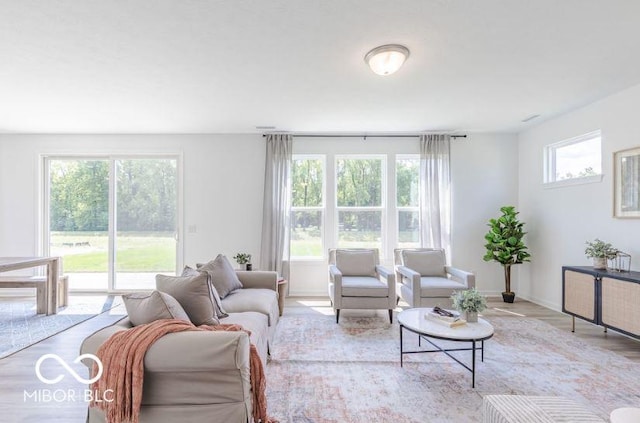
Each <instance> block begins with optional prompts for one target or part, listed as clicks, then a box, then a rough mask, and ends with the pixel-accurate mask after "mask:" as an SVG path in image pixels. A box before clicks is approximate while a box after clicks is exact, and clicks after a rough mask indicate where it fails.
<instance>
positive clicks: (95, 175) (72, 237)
mask: <svg viewBox="0 0 640 423" xmlns="http://www.w3.org/2000/svg"><path fill="white" fill-rule="evenodd" d="M177 162H178V161H177V159H176V158H175V157H169V158H167V157H149V158H75V157H71V158H64V157H49V158H47V159H46V160H45V170H46V172H45V174H46V175H47V176H48V178H47V188H48V190H47V192H46V193H45V204H46V209H45V210H46V213H47V216H48V221H47V222H46V228H47V230H46V231H45V242H44V245H45V249H46V250H47V251H45V253H47V254H51V255H55V256H60V257H62V258H63V265H64V271H65V273H66V274H68V275H69V283H70V286H71V288H72V289H80V290H131V289H153V288H154V287H155V279H154V276H155V274H156V273H168V274H175V272H176V268H177V263H176V257H177V222H178V212H177V210H178V196H177V187H178V181H177V176H178V174H177ZM47 194H48V195H47Z"/></svg>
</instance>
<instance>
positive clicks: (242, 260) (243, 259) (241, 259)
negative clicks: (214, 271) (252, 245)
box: [233, 253, 251, 270]
mask: <svg viewBox="0 0 640 423" xmlns="http://www.w3.org/2000/svg"><path fill="white" fill-rule="evenodd" d="M233 259H234V260H235V261H236V263H238V265H239V266H240V268H241V269H243V270H249V266H250V265H251V254H249V253H236V255H235V256H233Z"/></svg>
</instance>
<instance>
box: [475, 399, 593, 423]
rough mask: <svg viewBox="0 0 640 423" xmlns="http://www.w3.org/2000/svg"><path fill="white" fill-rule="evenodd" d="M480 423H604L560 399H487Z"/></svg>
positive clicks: (585, 410) (484, 402)
mask: <svg viewBox="0 0 640 423" xmlns="http://www.w3.org/2000/svg"><path fill="white" fill-rule="evenodd" d="M482 422H483V423H556V422H604V420H602V419H601V418H600V417H598V416H596V415H595V414H593V413H592V412H590V411H589V410H587V409H586V408H584V407H583V406H581V405H578V404H576V403H575V402H573V401H571V400H568V399H564V398H561V397H545V396H526V395H487V396H485V397H484V399H483V400H482Z"/></svg>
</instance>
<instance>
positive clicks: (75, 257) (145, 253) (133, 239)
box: [51, 232, 176, 273]
mask: <svg viewBox="0 0 640 423" xmlns="http://www.w3.org/2000/svg"><path fill="white" fill-rule="evenodd" d="M108 243H109V242H108V236H107V233H106V232H52V233H51V254H52V255H56V256H61V257H63V266H64V271H65V272H73V273H81V272H107V271H108V261H109V249H108ZM115 258H116V271H117V272H171V273H173V272H175V270H176V240H175V238H174V236H173V233H165V232H121V233H119V234H118V236H117V239H116V257H115Z"/></svg>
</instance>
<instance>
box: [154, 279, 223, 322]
mask: <svg viewBox="0 0 640 423" xmlns="http://www.w3.org/2000/svg"><path fill="white" fill-rule="evenodd" d="M156 288H157V289H158V291H161V292H166V293H167V294H169V295H171V296H172V297H174V298H175V299H176V300H178V302H179V303H180V305H181V306H182V308H184V311H186V312H187V314H188V315H189V319H191V322H192V323H193V324H194V325H196V326H199V325H217V324H219V323H220V321H219V320H218V317H217V316H216V311H215V306H214V302H215V301H214V299H213V292H212V289H213V288H212V286H211V283H210V282H209V277H208V275H207V274H205V273H201V274H199V275H197V276H167V275H156Z"/></svg>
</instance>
